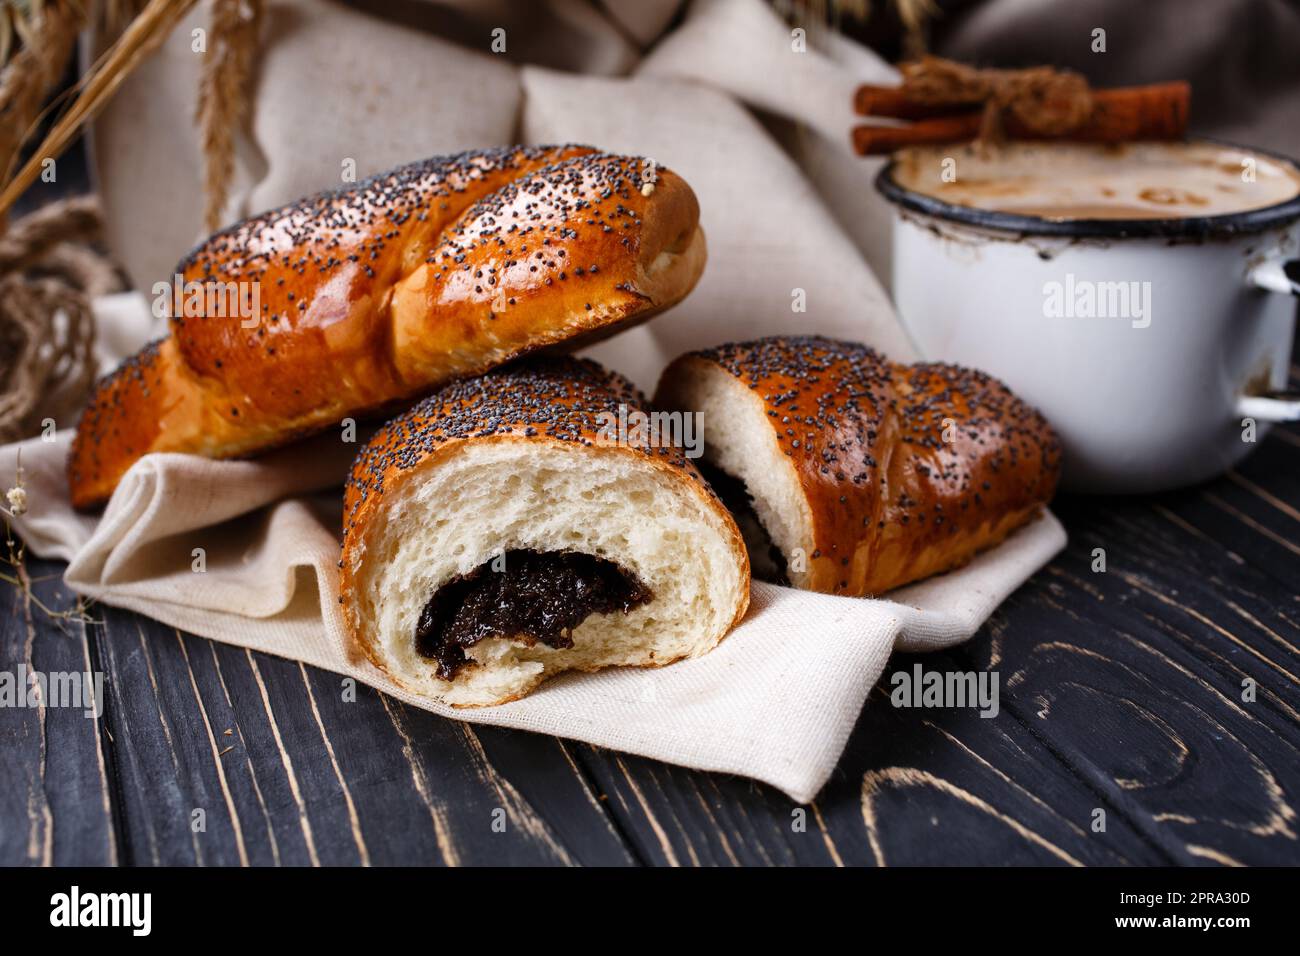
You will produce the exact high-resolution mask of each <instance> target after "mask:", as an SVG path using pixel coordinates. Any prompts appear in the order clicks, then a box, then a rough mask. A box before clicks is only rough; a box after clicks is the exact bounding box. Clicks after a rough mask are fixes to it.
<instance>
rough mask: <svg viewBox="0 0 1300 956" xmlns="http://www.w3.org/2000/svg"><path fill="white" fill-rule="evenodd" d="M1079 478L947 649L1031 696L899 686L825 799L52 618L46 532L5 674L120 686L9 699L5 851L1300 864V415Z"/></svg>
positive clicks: (875, 706) (195, 646)
mask: <svg viewBox="0 0 1300 956" xmlns="http://www.w3.org/2000/svg"><path fill="white" fill-rule="evenodd" d="M1292 373H1293V374H1292V377H1293V379H1295V378H1297V377H1300V376H1298V375H1297V370H1296V368H1295V367H1294V366H1293V368H1292ZM1293 387H1294V385H1293ZM1055 507H1056V512H1057V514H1058V515H1060V516H1061V518H1062V519H1063V520H1064V522H1065V524H1066V525H1067V527H1068V528H1069V531H1070V545H1069V548H1068V550H1066V551H1065V552H1064V553H1063V554H1062V555H1060V556H1059V557H1058V558H1057V559H1056V560H1055V561H1053V562H1052V563H1051V564H1050V565H1049V566H1048V567H1047V568H1045V569H1044V570H1043V571H1041V572H1040V573H1039V574H1037V575H1036V576H1035V577H1034V578H1033V579H1032V580H1031V581H1030V582H1029V583H1028V584H1026V585H1025V586H1024V587H1023V588H1021V589H1020V591H1018V592H1017V593H1016V594H1015V595H1014V596H1012V598H1011V599H1010V600H1008V601H1007V602H1006V604H1005V605H1004V606H1003V607H1002V608H1001V609H999V610H998V612H997V613H996V614H995V615H994V616H993V618H992V619H991V621H990V622H989V623H988V625H987V626H986V627H985V628H984V629H983V630H982V631H981V632H980V633H979V634H978V635H977V636H976V637H975V638H974V639H973V640H971V641H970V642H969V643H968V644H966V645H964V646H962V647H960V648H957V649H955V650H952V651H949V652H945V653H943V654H939V655H931V656H929V657H927V658H925V659H924V661H925V665H926V667H927V668H930V669H949V668H951V669H957V670H969V669H993V670H996V671H998V672H999V674H1000V679H1001V685H1002V701H1001V703H1002V706H1001V712H1000V714H999V715H998V716H997V717H996V718H994V719H981V718H980V717H978V716H977V715H976V713H975V712H973V711H970V710H928V711H925V710H899V709H894V708H893V707H891V706H890V703H889V700H888V697H887V696H886V694H885V692H884V690H883V689H882V688H881V687H878V688H877V689H876V691H875V692H874V693H873V694H872V696H871V699H870V701H869V702H868V705H867V707H866V709H865V710H864V711H863V714H862V716H861V718H860V720H859V721H858V725H857V729H856V731H855V733H854V735H853V738H852V740H851V741H850V743H849V745H848V749H847V751H846V753H845V754H844V757H843V759H842V760H841V762H840V765H839V768H838V770H837V771H836V773H835V775H834V777H833V779H832V780H831V782H830V784H829V785H828V786H827V787H826V788H825V790H824V791H823V792H822V793H821V795H820V796H819V797H818V799H817V800H816V802H815V803H813V804H811V805H810V806H808V807H806V808H803V809H802V812H800V808H799V807H797V806H796V805H795V804H793V803H792V802H791V801H790V800H789V799H787V798H786V797H784V796H783V795H782V794H780V793H778V792H777V791H775V790H773V789H771V788H769V787H766V786H763V785H760V784H757V783H753V782H751V781H748V780H744V779H739V778H733V777H728V776H725V775H721V774H710V773H698V772H694V771H689V770H684V769H681V768H679V767H672V766H667V765H665V764H661V763H657V762H655V761H652V760H646V759H642V758H639V757H633V756H628V755H626V754H619V753H614V752H611V751H606V750H600V749H597V748H594V747H590V746H587V745H584V744H578V743H573V742H570V741H564V740H559V739H556V738H551V737H544V736H539V735H535V734H528V733H523V732H520V731H510V730H503V729H498V728H492V727H471V726H469V725H467V724H460V723H456V722H454V721H450V720H445V719H443V718H440V717H436V716H434V715H433V714H429V713H425V712H423V711H420V710H416V709H414V708H411V707H407V706H405V705H403V704H401V703H399V702H397V701H395V700H392V699H389V698H386V697H384V696H382V695H380V694H378V693H375V692H374V691H371V690H369V689H367V688H361V689H360V691H359V699H358V700H357V701H356V702H355V703H344V702H343V700H342V695H341V689H340V678H339V677H338V676H336V675H333V674H330V673H327V672H324V671H318V670H315V669H313V668H310V667H304V666H301V665H299V664H296V663H292V662H289V661H285V660H280V659H278V658H275V657H268V656H266V655H262V654H254V653H249V652H246V651H244V650H241V649H238V648H234V647H230V646H227V645H222V644H217V643H214V642H211V641H207V640H204V639H202V638H198V637H193V636H191V635H188V634H183V633H178V632H177V631H175V630H174V629H172V628H168V627H164V626H163V625H161V624H158V623H156V622H154V621H151V620H149V619H147V618H143V617H140V616H139V615H136V614H132V613H128V612H124V611H120V610H117V609H115V608H111V607H103V606H97V607H93V608H91V609H90V612H89V613H90V617H91V618H93V620H92V621H91V622H90V623H82V622H81V621H79V620H77V619H76V618H75V616H74V617H72V618H65V617H57V616H56V617H51V616H50V615H49V614H47V613H46V612H45V610H43V609H42V608H41V606H40V604H43V605H45V606H46V607H48V608H50V609H52V610H54V611H56V612H58V611H68V610H75V608H76V604H75V600H74V598H73V596H72V595H70V594H69V593H68V590H67V588H66V587H65V586H64V585H63V583H62V580H61V573H62V570H63V568H62V565H61V564H59V563H56V562H50V561H40V560H34V559H31V558H28V559H27V560H25V561H24V562H23V564H22V566H21V567H20V568H17V569H15V568H8V567H6V568H3V569H0V570H4V571H5V572H15V571H16V572H17V573H18V574H19V575H21V577H22V579H23V580H25V581H26V582H28V583H29V586H30V589H29V591H28V592H25V591H24V590H22V589H20V588H17V587H14V586H11V585H0V634H2V635H3V636H2V637H0V671H10V672H16V670H17V668H18V667H19V665H25V666H26V667H27V668H28V669H29V670H37V671H42V672H47V673H48V672H57V671H85V670H87V669H90V670H98V671H102V672H103V673H104V675H105V692H106V693H105V697H106V700H105V710H104V713H103V716H102V718H101V719H98V720H95V719H87V718H86V717H84V716H83V715H82V713H81V711H80V710H73V709H66V708H49V709H39V708H37V709H31V708H25V707H22V708H19V707H3V708H0V864H24V863H31V864H50V863H53V864H101V863H134V864H149V863H165V864H194V863H199V864H208V865H212V864H245V863H247V864H276V863H280V864H317V863H319V864H356V863H371V864H387V863H434V864H436V863H461V864H477V863H498V864H531V863H561V864H571V863H583V864H637V863H654V864H674V865H675V864H683V865H696V864H724V865H726V864H789V863H800V864H835V865H840V864H843V865H859V864H873V863H874V864H893V865H899V864H948V863H967V864H970V863H977V864H978V863H988V864H1103V865H1105V864H1208V865H1218V864H1238V863H1244V864H1284V863H1289V864H1295V863H1300V839H1298V838H1297V834H1298V833H1300V819H1297V816H1296V807H1297V803H1300V800H1298V799H1297V795H1298V794H1300V595H1298V594H1297V583H1300V427H1296V426H1286V427H1283V428H1280V429H1277V430H1275V431H1274V432H1273V433H1272V434H1271V435H1270V436H1269V437H1268V438H1267V439H1266V440H1264V441H1262V442H1261V444H1260V447H1259V449H1258V450H1257V451H1256V452H1255V454H1254V455H1253V456H1252V457H1251V458H1250V459H1249V460H1248V461H1246V462H1245V463H1244V464H1243V465H1242V466H1241V467H1240V468H1238V469H1237V470H1235V471H1232V472H1230V473H1229V474H1228V475H1226V476H1225V477H1223V478H1221V479H1219V480H1217V481H1214V482H1212V483H1209V484H1206V485H1204V486H1201V487H1198V488H1193V489H1190V490H1186V491H1181V492H1177V493H1172V494H1166V495H1161V496H1158V497H1151V498H1132V499H1109V500H1107V499H1096V498H1064V499H1061V500H1058V502H1057V503H1056V506H1055ZM1095 548H1104V549H1105V552H1106V565H1107V567H1106V571H1105V572H1104V573H1097V572H1094V570H1093V551H1094V549H1095ZM37 602H40V604H38V603H37ZM915 660H920V658H913V657H908V656H905V655H898V656H896V657H895V659H894V660H892V661H891V662H890V665H889V667H888V668H887V670H886V675H888V674H889V673H890V672H892V671H893V670H894V669H896V668H900V667H906V668H910V667H911V666H912V664H913V663H914V661H915ZM1248 680H1249V681H1253V682H1254V686H1255V688H1256V690H1255V695H1254V700H1253V701H1247V700H1244V699H1243V694H1244V687H1243V682H1246V681H1248ZM198 810H201V811H203V813H202V815H201V817H202V820H203V822H204V824H205V829H202V830H201V831H199V832H195V830H196V827H195V826H194V821H196V820H198V819H200V815H198V814H196V811H198ZM1099 810H1100V811H1104V822H1105V829H1104V831H1100V832H1099V831H1098V830H1097V829H1096V821H1098V820H1101V819H1103V817H1102V816H1101V815H1099V814H1098V813H1097V811H1099ZM800 823H802V824H803V825H800ZM503 825H504V826H503Z"/></svg>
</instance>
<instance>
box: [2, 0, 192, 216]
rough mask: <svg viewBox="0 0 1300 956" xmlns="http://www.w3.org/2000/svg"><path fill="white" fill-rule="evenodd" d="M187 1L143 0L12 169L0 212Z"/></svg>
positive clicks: (181, 12) (117, 84) (91, 114)
mask: <svg viewBox="0 0 1300 956" xmlns="http://www.w3.org/2000/svg"><path fill="white" fill-rule="evenodd" d="M64 2H67V0H64ZM56 5H57V4H56V3H53V2H51V3H46V4H43V6H44V7H45V8H47V9H49V8H53V7H55V6H56ZM193 5H194V0H149V3H148V4H147V5H146V6H145V7H144V9H143V10H141V12H140V14H139V16H137V17H136V18H135V19H134V20H132V21H131V23H130V25H129V26H127V28H126V30H125V32H123V34H122V35H121V36H120V37H118V39H117V42H116V43H114V44H113V46H112V47H110V48H109V49H108V50H107V51H106V52H105V53H104V54H103V56H101V57H100V58H99V59H98V60H97V61H96V62H95V63H94V64H93V65H92V66H91V68H90V69H89V70H88V71H87V72H86V75H85V76H84V77H82V80H81V82H80V83H79V84H78V89H79V91H78V94H77V97H76V99H74V100H73V102H72V104H71V106H69V107H68V109H67V111H66V112H64V114H63V115H62V116H60V117H59V118H58V120H56V121H55V123H54V125H53V127H51V129H50V131H49V133H48V134H47V135H46V137H45V139H44V140H43V141H42V143H41V144H40V146H39V147H38V148H37V150H36V151H35V152H34V153H33V154H32V157H31V158H30V159H29V160H28V161H27V162H26V163H25V164H24V165H23V167H22V169H20V170H19V171H18V173H17V175H15V176H14V177H13V178H12V179H10V180H9V181H8V182H7V183H6V184H5V187H4V189H3V190H0V216H2V215H3V214H4V213H5V212H7V211H8V210H9V208H10V207H11V206H13V204H14V203H15V202H16V201H17V200H18V197H19V196H21V195H22V194H23V192H24V190H26V189H27V187H28V186H30V185H31V184H32V183H33V182H35V181H36V179H37V177H38V176H39V175H40V172H41V163H42V162H43V161H44V160H45V159H47V158H51V157H56V156H58V155H60V154H61V153H62V152H63V151H64V150H65V149H66V148H67V147H68V144H69V143H71V142H72V140H73V139H75V138H76V135H77V133H78V131H80V129H81V127H82V125H83V124H84V123H86V122H87V121H88V120H90V119H91V118H92V117H94V116H95V115H96V114H98V113H99V111H100V110H102V109H103V108H104V106H105V105H106V104H107V103H108V101H109V100H110V99H111V98H112V97H113V94H114V93H116V92H117V90H118V88H119V87H121V85H122V84H123V83H124V82H125V81H126V78H127V77H128V76H130V75H131V72H132V71H133V70H134V69H135V68H136V67H137V66H139V65H140V63H141V62H143V61H144V60H145V59H146V58H147V57H148V56H149V55H150V54H151V53H152V52H153V51H154V50H155V49H157V47H158V45H159V44H160V43H162V41H163V40H164V39H166V37H167V36H168V35H169V34H170V33H171V31H172V28H173V27H175V26H176V23H177V22H178V21H179V20H180V19H181V17H183V16H184V15H185V13H186V12H187V11H188V10H189V8H190V7H191V6H193ZM73 32H74V34H75V31H73ZM11 65H12V64H11ZM6 72H8V70H6ZM0 116H3V114H0Z"/></svg>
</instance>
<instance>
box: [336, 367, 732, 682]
mask: <svg viewBox="0 0 1300 956" xmlns="http://www.w3.org/2000/svg"><path fill="white" fill-rule="evenodd" d="M644 405H645V400H644V398H643V397H642V396H641V395H640V394H639V393H638V392H637V391H636V390H635V388H633V386H632V385H631V384H629V383H628V382H627V380H626V379H624V378H622V377H621V376H619V375H617V374H614V373H612V372H608V371H606V370H605V369H603V368H601V367H600V366H599V365H597V364H596V363H595V362H591V361H588V360H578V359H572V358H564V357H555V358H538V359H532V360H529V361H526V362H524V363H516V364H512V365H510V366H507V367H506V368H502V369H497V370H495V371H493V372H489V373H488V374H486V375H484V376H482V377H480V378H473V379H465V380H462V381H459V382H455V383H453V384H451V385H448V386H446V387H445V388H443V389H442V390H440V391H438V392H436V393H435V394H433V395H431V396H429V397H428V398H426V399H425V400H424V401H422V402H420V403H419V404H418V405H416V406H415V407H414V408H413V409H411V410H410V411H408V412H407V413H406V414H404V415H401V416H399V417H397V418H395V419H393V420H392V421H390V422H389V423H388V424H386V425H385V426H384V427H383V428H382V429H381V430H380V431H379V433H378V434H377V435H376V436H375V437H374V439H373V440H372V441H371V442H370V443H369V444H367V445H366V446H365V448H363V449H362V451H361V453H360V454H359V455H358V456H357V459H356V462H355V464H354V465H353V468H352V474H351V477H350V479H349V481H348V484H347V490H346V493H345V498H344V512H343V514H344V518H343V521H344V535H343V553H342V561H341V562H340V567H341V569H342V570H341V577H340V597H339V600H340V602H341V604H342V613H343V619H344V622H345V624H346V628H347V631H348V634H349V635H350V643H351V648H352V650H353V651H354V652H355V653H357V654H358V655H364V656H365V657H368V658H369V659H370V660H371V661H372V662H373V663H374V664H376V665H377V666H379V667H380V668H382V669H383V670H385V671H386V672H387V673H388V674H389V675H390V676H391V677H392V678H393V679H394V680H395V681H397V682H398V683H399V684H401V685H402V686H404V687H406V688H408V689H409V690H412V691H414V692H416V693H420V694H424V695H427V696H429V697H433V698H436V699H438V700H442V701H444V702H447V703H450V704H453V705H456V706H477V705H486V704H499V703H504V702H506V701H509V700H513V699H515V698H517V697H520V696H522V695H524V694H526V693H528V692H529V691H530V690H531V689H532V688H534V687H535V686H536V685H537V684H539V683H540V682H541V681H543V680H544V679H546V678H547V677H550V676H551V675H553V674H557V673H559V672H561V671H566V670H580V671H592V670H597V669H599V668H602V667H611V666H615V665H631V666H638V667H651V666H660V665H664V664H669V663H672V662H673V661H675V660H678V659H681V658H686V657H696V656H699V655H700V654H703V653H705V652H707V651H709V650H710V649H712V648H713V647H714V646H715V645H716V644H717V643H718V641H720V640H721V639H722V637H723V636H724V635H725V634H726V633H727V632H728V631H729V630H730V629H731V628H732V627H733V626H734V625H735V624H737V623H738V622H739V621H740V619H741V618H742V617H743V616H744V613H745V610H746V608H747V607H748V605H749V563H748V560H747V557H746V553H745V546H744V542H743V540H742V538H741V536H740V532H739V530H738V529H737V527H736V524H735V522H734V521H733V520H732V517H731V515H730V514H729V513H728V512H727V510H726V509H725V508H724V507H723V506H722V504H721V502H719V501H718V499H717V497H716V496H715V495H714V494H713V492H712V491H711V490H710V488H709V486H708V484H707V483H706V482H705V481H704V480H703V479H702V478H701V476H700V474H699V472H698V471H696V469H695V468H694V467H693V466H692V465H691V463H690V461H689V460H688V459H687V458H686V457H685V456H684V454H683V452H682V450H681V449H680V448H678V447H674V446H659V447H656V446H652V445H651V444H649V443H648V441H647V440H646V436H643V435H640V434H638V433H637V432H636V431H635V430H629V431H628V433H627V434H626V436H620V435H619V434H618V432H617V429H616V428H611V425H612V423H613V422H614V421H617V419H618V417H619V409H620V406H623V407H624V409H625V414H626V413H630V412H633V411H636V410H638V409H642V408H643V407H644ZM603 413H604V414H603ZM608 416H612V417H608ZM638 439H639V440H640V441H637V440H638ZM546 562H552V567H551V568H550V573H552V574H554V575H556V577H555V578H554V579H552V578H547V577H538V576H537V575H539V574H545V573H547V569H545V568H541V569H540V570H539V566H540V565H543V564H545V563H546ZM566 562H569V563H570V564H569V565H566V567H564V568H560V569H559V570H556V568H555V567H554V565H555V564H557V563H558V564H565V563H566ZM572 562H577V563H578V564H579V565H580V566H579V568H578V570H577V572H576V573H575V574H570V573H569V571H570V569H571V564H572ZM597 565H598V566H599V568H601V569H603V570H600V571H597V570H596V567H597ZM602 574H603V575H607V576H613V575H617V576H621V580H615V581H613V582H612V585H611V583H610V581H609V579H608V577H607V578H606V580H604V581H603V582H602V581H597V580H596V578H598V577H599V576H600V575H602ZM555 582H558V584H557V583H555ZM593 582H595V583H596V584H604V585H605V586H607V587H609V586H612V587H614V588H615V589H616V590H617V589H618V588H619V587H622V588H624V590H623V591H622V592H619V593H618V594H616V595H615V597H616V600H615V601H614V602H612V603H613V606H610V607H606V608H605V609H604V610H602V611H592V612H590V613H588V612H586V611H583V610H579V611H577V612H574V611H573V609H574V608H575V607H576V606H578V603H577V602H579V601H580V600H582V599H584V596H585V597H586V599H588V600H590V599H591V598H590V595H591V590H592V588H591V585H592V583H593ZM475 609H478V611H477V612H475ZM570 612H573V613H572V616H571V617H567V618H566V614H570ZM503 615H505V618H504V619H505V620H507V621H514V619H516V618H517V622H515V623H517V626H515V623H506V624H501V622H502V620H503ZM557 621H558V623H557ZM435 624H437V626H436V627H435V626H434V625H435ZM548 626H550V628H551V642H550V643H549V644H548V643H547V640H546V633H545V629H546V628H547V627H548Z"/></svg>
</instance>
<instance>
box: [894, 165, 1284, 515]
mask: <svg viewBox="0 0 1300 956" xmlns="http://www.w3.org/2000/svg"><path fill="white" fill-rule="evenodd" d="M1225 146H1226V144H1225ZM1230 148H1236V147H1230ZM1245 152H1248V153H1253V154H1256V155H1260V156H1269V155H1270V154H1268V153H1265V152H1263V151H1261V150H1245ZM1270 158H1271V159H1274V160H1277V161H1280V162H1283V163H1285V164H1288V165H1289V166H1290V167H1291V168H1296V164H1295V162H1294V161H1292V160H1288V159H1285V158H1284V157H1277V156H1270ZM894 168H895V164H894V163H891V164H890V165H888V166H886V167H885V168H884V169H883V170H882V171H881V173H880V175H879V177H878V178H877V180H876V187H877V189H879V190H880V192H881V193H882V194H883V195H884V196H885V197H886V198H887V199H889V200H890V201H891V202H892V203H893V204H894V208H895V217H894V240H893V243H894V245H893V261H894V276H893V283H894V290H893V291H894V299H895V303H896V305H897V307H898V311H899V314H900V316H901V317H902V320H903V323H904V325H905V326H906V327H907V329H908V331H909V332H910V334H911V336H912V338H913V339H914V341H915V342H916V344H917V346H918V348H919V349H920V350H921V353H922V354H923V355H925V356H926V357H927V358H929V359H934V360H942V361H951V362H956V363H959V364H962V365H969V366H972V367H975V368H979V369H983V370H984V371H987V372H990V373H992V374H994V375H996V376H997V377H998V378H1001V379H1002V380H1003V381H1005V382H1006V383H1007V384H1008V385H1009V386H1010V387H1011V388H1012V389H1013V390H1014V391H1016V392H1017V393H1018V394H1019V395H1020V396H1021V397H1022V398H1024V399H1025V400H1026V401H1028V402H1030V403H1032V404H1034V405H1035V406H1037V407H1038V408H1039V409H1040V410H1041V411H1042V412H1043V414H1044V415H1046V416H1047V418H1048V419H1049V421H1051V423H1052V424H1053V425H1054V426H1055V428H1056V429H1057V431H1058V432H1059V433H1060V435H1061V439H1062V442H1063V444H1064V446H1065V456H1066V457H1065V486H1066V487H1067V488H1069V489H1071V490H1076V491H1088V492H1102V493H1117V492H1118V493H1140V492H1150V491H1158V490H1163V489H1168V488H1175V487H1179V486H1182V485H1188V484H1192V483H1194V482H1198V481H1202V480H1204V479H1206V478H1209V477H1211V476H1213V475H1216V474H1219V473H1221V472H1223V471H1224V470H1226V469H1228V468H1230V467H1232V466H1233V465H1234V464H1236V463H1237V462H1238V461H1240V460H1241V459H1242V458H1243V457H1244V456H1245V455H1247V454H1248V453H1249V452H1250V451H1251V449H1253V448H1254V447H1255V443H1256V442H1257V441H1258V440H1259V439H1261V438H1262V437H1263V436H1264V434H1265V433H1266V431H1267V429H1268V427H1269V424H1270V423H1273V422H1280V421H1296V420H1300V396H1296V395H1287V394H1286V393H1285V391H1284V389H1285V387H1286V381H1287V368H1288V365H1289V363H1290V359H1291V346H1292V340H1293V338H1294V333H1295V322H1296V311H1297V309H1296V299H1295V298H1294V297H1293V296H1295V295H1297V294H1300V196H1298V197H1294V198H1291V199H1289V200H1287V201H1285V202H1282V203H1280V204H1277V205H1273V206H1269V207H1266V208H1262V209H1254V210H1250V211H1248V212H1241V213H1234V214H1231V215H1219V216H1204V217H1198V218H1179V219H1130V220H1120V219H1076V220H1064V221H1061V220H1053V219H1043V218H1038V217H1034V216H1020V215H1011V214H1007V213H1003V212H996V211H989V210H985V209H976V208H972V207H969V206H958V205H953V204H950V203H947V202H944V201H942V200H939V199H936V198H934V197H932V196H928V195H925V194H923V193H919V192H915V191H912V190H909V189H907V188H905V187H903V186H901V185H899V184H898V182H896V181H895V180H894V178H893V177H892V175H891V174H892V173H893V171H894ZM1298 175H1300V173H1298Z"/></svg>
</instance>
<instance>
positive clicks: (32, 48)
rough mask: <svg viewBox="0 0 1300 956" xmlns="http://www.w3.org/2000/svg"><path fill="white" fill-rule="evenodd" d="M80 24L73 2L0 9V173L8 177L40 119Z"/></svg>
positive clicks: (52, 0) (36, 0) (49, 0)
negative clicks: (20, 149) (22, 146)
mask: <svg viewBox="0 0 1300 956" xmlns="http://www.w3.org/2000/svg"><path fill="white" fill-rule="evenodd" d="M85 23H86V14H85V9H84V7H83V5H82V4H81V3H80V2H76V0H45V2H41V0H29V2H27V3H24V4H21V5H17V6H15V5H12V4H6V5H5V6H4V7H3V8H0V65H3V68H2V69H0V170H3V171H4V172H6V173H7V172H8V170H9V169H10V168H11V167H12V165H13V164H14V163H15V162H16V161H17V158H18V150H19V148H20V147H21V145H22V143H23V142H24V140H25V139H26V138H27V137H28V136H29V135H30V134H31V131H32V130H33V129H34V128H35V126H36V123H37V121H38V119H39V117H40V115H41V105H42V104H43V103H44V102H45V97H46V96H47V95H48V93H49V91H50V89H51V88H52V87H53V86H54V84H55V83H56V82H58V80H59V77H60V76H62V74H63V69H64V67H65V66H66V65H67V63H68V59H69V58H70V57H71V56H72V51H73V49H74V47H75V46H76V42H77V34H78V33H79V32H80V30H81V28H82V27H83V26H84V25H85Z"/></svg>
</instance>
